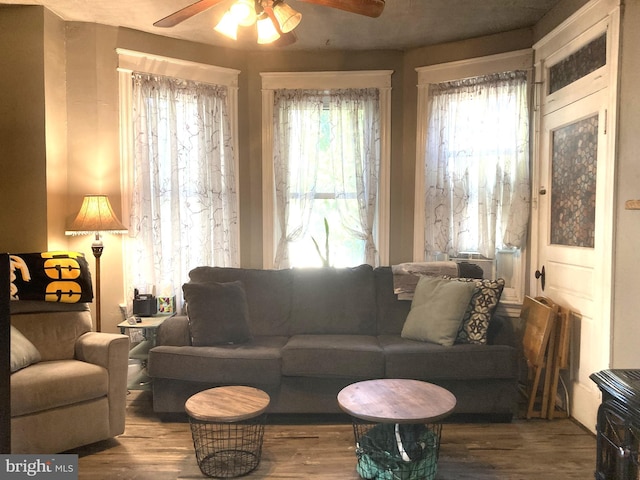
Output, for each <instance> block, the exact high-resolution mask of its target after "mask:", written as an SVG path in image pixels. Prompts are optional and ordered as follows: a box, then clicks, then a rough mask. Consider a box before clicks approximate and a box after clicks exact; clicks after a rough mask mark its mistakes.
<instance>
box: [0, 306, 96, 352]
mask: <svg viewBox="0 0 640 480" xmlns="http://www.w3.org/2000/svg"><path fill="white" fill-rule="evenodd" d="M11 303H12V305H11V324H12V325H13V326H15V327H16V328H17V329H18V330H20V332H21V333H22V334H23V335H24V336H25V337H27V339H28V340H29V341H30V342H31V343H32V344H33V345H34V346H35V347H36V349H37V350H38V352H40V356H41V359H42V361H47V360H69V359H73V358H75V345H76V339H77V338H78V337H80V336H81V335H83V334H85V333H87V332H90V331H91V329H92V321H91V312H90V311H89V306H88V305H87V304H55V303H52V302H23V301H18V302H11ZM27 303H31V304H33V305H34V308H29V309H25V308H23V306H24V305H25V304H27ZM13 304H21V305H15V307H14V305H13Z"/></svg>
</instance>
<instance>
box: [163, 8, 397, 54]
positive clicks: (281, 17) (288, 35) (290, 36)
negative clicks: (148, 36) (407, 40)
mask: <svg viewBox="0 0 640 480" xmlns="http://www.w3.org/2000/svg"><path fill="white" fill-rule="evenodd" d="M225 1H227V0H199V1H197V2H195V3H192V4H191V5H188V6H186V7H184V8H182V9H180V10H178V11H176V12H174V13H172V14H171V15H169V16H167V17H164V18H162V19H160V20H158V21H157V22H155V23H154V24H153V25H154V26H155V27H164V28H169V27H174V26H176V25H178V24H179V23H181V22H184V21H185V20H188V19H189V18H191V17H193V16H194V15H197V14H199V13H201V12H204V11H205V10H207V9H209V8H211V7H214V6H215V5H217V4H219V3H222V2H225ZM300 1H303V2H307V3H313V4H316V5H321V6H324V7H330V8H337V9H340V10H344V11H347V12H352V13H356V14H358V15H365V16H368V17H374V18H375V17H379V16H380V14H381V13H382V10H383V9H384V3H385V0H300ZM301 18H302V15H301V14H300V13H298V12H296V11H295V10H294V9H293V8H291V7H290V6H289V5H287V4H286V3H285V2H284V0H235V1H234V3H233V4H232V5H231V7H230V8H229V10H228V11H227V12H226V13H225V14H224V16H223V17H222V19H221V20H220V22H219V23H218V24H217V25H216V26H215V27H214V29H215V30H216V31H218V32H219V33H222V34H223V35H226V36H227V37H230V38H232V39H234V40H235V39H236V38H237V37H236V34H237V28H238V26H245V27H246V26H251V25H253V24H254V23H255V24H256V25H257V28H258V43H272V42H274V41H275V40H278V43H279V44H281V45H288V44H291V43H293V42H295V40H296V37H295V33H294V32H293V29H294V28H296V27H297V26H298V24H299V23H300V20H301Z"/></svg>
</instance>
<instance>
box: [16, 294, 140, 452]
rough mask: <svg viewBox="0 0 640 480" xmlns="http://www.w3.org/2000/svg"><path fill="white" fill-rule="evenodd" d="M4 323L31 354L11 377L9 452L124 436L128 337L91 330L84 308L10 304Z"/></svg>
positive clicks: (51, 448)
mask: <svg viewBox="0 0 640 480" xmlns="http://www.w3.org/2000/svg"><path fill="white" fill-rule="evenodd" d="M11 324H12V326H14V327H15V328H16V329H17V330H18V331H19V332H20V333H21V334H22V336H23V337H26V339H28V341H29V342H30V343H31V345H30V346H29V348H30V351H33V349H32V348H31V346H33V347H35V351H34V354H35V358H30V359H27V358H26V357H27V356H28V355H23V359H25V362H24V363H25V364H28V365H27V366H25V367H24V368H20V369H18V370H17V371H15V372H14V373H12V374H11V451H12V453H21V454H47V453H58V452H63V451H66V450H69V449H72V448H76V447H79V446H82V445H86V444H89V443H93V442H97V441H99V440H104V439H107V438H110V437H114V436H116V435H119V434H121V433H123V432H124V427H125V406H126V395H127V386H126V385H127V369H128V352H129V338H128V337H127V336H125V335H119V334H110V333H97V332H93V331H91V329H92V323H91V314H90V311H89V306H88V305H87V304H58V303H52V302H39V301H12V302H11ZM17 335H18V336H20V335H19V334H17ZM22 336H20V337H21V339H22ZM17 343H18V342H17V341H16V344H17ZM27 344H28V342H27ZM12 348H13V346H12ZM32 362H33V363H32Z"/></svg>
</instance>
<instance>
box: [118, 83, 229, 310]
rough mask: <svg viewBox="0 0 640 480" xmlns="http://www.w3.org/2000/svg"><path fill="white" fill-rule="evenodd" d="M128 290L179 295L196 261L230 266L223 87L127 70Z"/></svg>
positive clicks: (198, 263)
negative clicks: (130, 133) (130, 131)
mask: <svg viewBox="0 0 640 480" xmlns="http://www.w3.org/2000/svg"><path fill="white" fill-rule="evenodd" d="M133 82H134V85H133V125H134V142H135V153H134V161H133V172H131V178H132V179H133V181H132V194H131V205H130V229H129V232H130V237H131V238H130V241H129V242H128V248H127V253H128V257H129V258H128V260H129V261H128V265H129V275H128V282H127V283H128V288H129V290H132V289H133V288H134V287H140V286H145V285H154V286H155V287H156V289H157V293H158V294H167V293H163V291H164V292H166V291H167V290H168V289H173V294H175V295H176V296H177V297H178V298H181V288H180V287H181V285H182V284H183V283H184V282H185V281H187V280H188V272H189V270H191V269H192V268H194V267H196V266H200V265H216V266H238V265H239V252H238V245H239V239H238V212H237V205H238V201H237V192H236V180H235V175H236V173H235V171H234V151H233V147H232V146H233V141H232V136H231V129H230V122H229V118H228V112H227V101H226V95H227V90H226V87H222V86H216V85H208V84H202V83H197V82H191V81H185V80H180V79H176V78H169V77H161V76H152V75H147V74H134V76H133Z"/></svg>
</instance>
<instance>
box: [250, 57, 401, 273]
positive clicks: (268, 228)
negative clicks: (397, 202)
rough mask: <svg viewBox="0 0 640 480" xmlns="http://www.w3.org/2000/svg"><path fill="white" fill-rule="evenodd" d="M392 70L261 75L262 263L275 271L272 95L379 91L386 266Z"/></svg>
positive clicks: (381, 233)
mask: <svg viewBox="0 0 640 480" xmlns="http://www.w3.org/2000/svg"><path fill="white" fill-rule="evenodd" d="M392 74H393V70H363V71H339V72H262V73H260V76H261V77H262V264H263V268H265V269H271V268H274V255H275V245H276V244H277V239H276V234H277V232H276V228H275V185H274V177H273V175H274V172H273V114H274V109H273V107H274V105H273V102H274V93H275V90H282V89H314V90H337V89H346V88H377V89H378V90H379V92H380V150H381V151H380V187H379V197H378V226H379V227H378V238H377V243H378V254H379V258H380V265H388V263H389V221H390V219H389V204H390V202H389V197H390V196H389V178H390V159H391V75H392Z"/></svg>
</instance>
